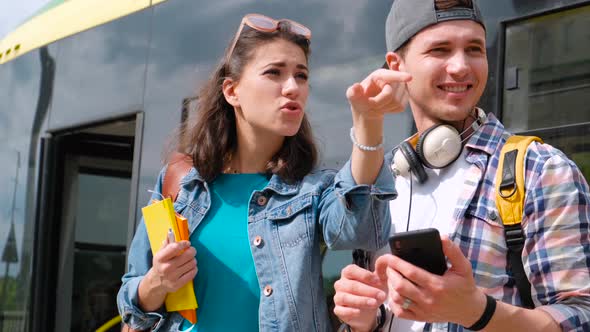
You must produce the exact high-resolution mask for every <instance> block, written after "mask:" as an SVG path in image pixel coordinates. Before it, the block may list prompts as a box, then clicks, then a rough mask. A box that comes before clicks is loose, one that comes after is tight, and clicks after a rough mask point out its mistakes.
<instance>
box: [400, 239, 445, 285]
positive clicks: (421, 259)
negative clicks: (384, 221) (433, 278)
mask: <svg viewBox="0 0 590 332" xmlns="http://www.w3.org/2000/svg"><path fill="white" fill-rule="evenodd" d="M389 246H390V247H391V253H392V254H394V255H396V256H398V257H399V258H401V259H403V260H405V261H406V262H408V263H411V264H412V265H415V266H418V267H421V268H423V269H424V270H426V271H428V272H430V273H434V274H438V275H443V274H444V273H445V271H446V270H447V262H446V259H445V255H444V253H443V250H442V242H441V241H440V234H439V233H438V230H437V229H434V228H426V229H419V230H415V231H409V232H402V233H396V234H395V235H393V236H392V237H390V238H389Z"/></svg>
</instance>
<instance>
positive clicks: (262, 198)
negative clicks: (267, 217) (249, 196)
mask: <svg viewBox="0 0 590 332" xmlns="http://www.w3.org/2000/svg"><path fill="white" fill-rule="evenodd" d="M267 201H268V199H267V198H266V196H258V199H256V203H258V205H260V206H264V205H266V202H267Z"/></svg>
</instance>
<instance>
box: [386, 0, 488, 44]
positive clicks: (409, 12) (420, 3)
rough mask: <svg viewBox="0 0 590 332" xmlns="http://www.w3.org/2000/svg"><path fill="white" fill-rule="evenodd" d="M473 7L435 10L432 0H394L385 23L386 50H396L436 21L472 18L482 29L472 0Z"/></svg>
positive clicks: (479, 16) (481, 20)
mask: <svg viewBox="0 0 590 332" xmlns="http://www.w3.org/2000/svg"><path fill="white" fill-rule="evenodd" d="M472 3H473V8H464V7H460V8H451V9H443V10H436V9H435V7H434V0H394V1H393V5H391V10H390V11H389V15H387V21H386V23H385V42H386V44H387V50H388V51H394V52H395V51H397V50H398V49H399V48H400V47H401V46H402V45H404V44H405V43H406V42H407V41H408V40H410V38H412V37H414V36H415V35H416V34H417V33H418V32H420V31H422V30H423V29H425V28H427V27H429V26H431V25H434V24H436V23H440V22H445V21H451V20H472V21H475V22H477V23H479V24H481V25H482V26H483V27H484V29H485V25H484V23H483V18H482V16H481V12H480V11H479V8H478V7H477V4H476V3H475V0H472Z"/></svg>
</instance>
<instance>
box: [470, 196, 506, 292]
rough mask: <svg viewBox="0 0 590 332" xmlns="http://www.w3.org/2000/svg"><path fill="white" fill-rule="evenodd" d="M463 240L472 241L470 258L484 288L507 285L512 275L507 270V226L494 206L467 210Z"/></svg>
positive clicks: (479, 282) (479, 284) (477, 277)
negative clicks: (503, 223)
mask: <svg viewBox="0 0 590 332" xmlns="http://www.w3.org/2000/svg"><path fill="white" fill-rule="evenodd" d="M463 225H464V226H465V227H463V229H462V230H460V232H461V233H462V234H461V237H460V238H461V241H462V242H469V243H468V244H465V247H467V248H470V250H469V251H468V254H467V256H468V257H467V258H468V259H469V260H470V261H471V264H472V267H473V274H474V277H475V280H476V283H477V285H478V286H480V287H484V288H498V287H503V286H505V285H506V284H507V283H508V282H509V280H510V277H509V276H508V273H507V262H508V260H507V253H508V248H507V246H506V238H505V236H504V226H503V225H502V220H501V219H500V216H498V215H497V211H496V209H495V207H490V206H486V207H482V206H480V207H478V208H477V209H471V210H468V211H467V212H466V214H465V219H464V221H463Z"/></svg>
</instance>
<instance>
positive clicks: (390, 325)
mask: <svg viewBox="0 0 590 332" xmlns="http://www.w3.org/2000/svg"><path fill="white" fill-rule="evenodd" d="M412 183H413V181H412V171H410V204H408V221H407V222H406V232H407V231H409V230H410V215H411V214H412V189H413V188H412ZM393 318H394V315H393V313H392V314H391V319H390V320H389V328H388V329H387V330H388V331H389V332H391V327H392V325H393Z"/></svg>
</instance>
